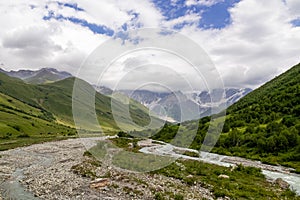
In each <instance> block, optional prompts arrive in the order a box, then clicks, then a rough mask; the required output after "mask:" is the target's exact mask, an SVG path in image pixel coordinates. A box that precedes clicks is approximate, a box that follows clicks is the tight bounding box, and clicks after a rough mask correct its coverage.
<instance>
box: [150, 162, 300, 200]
mask: <svg viewBox="0 0 300 200" xmlns="http://www.w3.org/2000/svg"><path fill="white" fill-rule="evenodd" d="M177 163H180V165H182V166H184V167H181V166H180V165H178V164H175V163H173V164H171V165H169V166H168V167H165V168H163V169H160V170H157V171H154V172H151V173H154V174H162V175H164V176H167V177H173V178H176V179H180V180H182V181H183V182H185V183H187V184H189V185H194V184H195V183H199V182H200V183H202V185H203V186H205V187H207V188H210V189H211V190H212V192H213V194H214V196H215V197H225V196H227V197H230V198H231V199H300V197H297V196H296V194H295V193H294V192H292V191H290V190H282V189H281V188H280V187H279V186H278V185H273V184H272V183H270V182H268V181H266V179H265V177H264V175H263V174H262V173H261V172H260V170H259V169H256V168H252V167H243V166H239V167H237V168H236V169H235V170H231V169H230V168H225V167H220V166H216V165H211V164H206V163H202V162H199V161H190V160H179V161H177ZM220 174H225V175H228V176H229V177H230V178H229V179H224V178H219V175H220ZM190 175H192V176H190Z"/></svg>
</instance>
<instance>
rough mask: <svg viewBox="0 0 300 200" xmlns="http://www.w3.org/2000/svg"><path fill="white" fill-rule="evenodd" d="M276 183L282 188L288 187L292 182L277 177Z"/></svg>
mask: <svg viewBox="0 0 300 200" xmlns="http://www.w3.org/2000/svg"><path fill="white" fill-rule="evenodd" d="M275 184H278V185H279V187H281V188H282V189H285V190H286V189H288V188H289V186H290V184H288V183H287V182H286V181H284V180H282V178H277V179H276V180H275Z"/></svg>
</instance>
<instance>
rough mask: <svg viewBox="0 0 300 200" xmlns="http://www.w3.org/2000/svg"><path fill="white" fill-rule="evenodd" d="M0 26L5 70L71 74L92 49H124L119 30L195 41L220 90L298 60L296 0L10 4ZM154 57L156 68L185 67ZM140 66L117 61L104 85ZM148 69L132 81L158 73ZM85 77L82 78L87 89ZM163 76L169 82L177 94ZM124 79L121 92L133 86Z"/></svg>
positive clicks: (261, 78)
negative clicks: (109, 45)
mask: <svg viewBox="0 0 300 200" xmlns="http://www.w3.org/2000/svg"><path fill="white" fill-rule="evenodd" d="M0 25H1V29H0V65H1V66H0V67H1V68H4V69H5V70H17V69H39V68H42V67H53V68H57V69H59V70H64V71H68V72H71V73H72V74H74V75H76V73H77V72H78V70H79V67H80V66H81V65H82V63H84V62H85V61H86V59H87V58H88V57H89V55H90V54H91V53H92V52H94V51H95V49H96V48H97V47H99V46H101V45H102V44H103V43H105V42H106V41H109V40H116V41H122V42H123V43H121V44H124V42H126V41H127V40H130V38H129V37H128V35H126V31H131V30H138V29H143V28H161V29H162V28H163V29H168V30H173V31H176V32H178V33H179V34H182V35H184V36H186V37H188V38H189V39H191V40H192V41H194V42H195V43H197V44H198V45H199V46H200V47H201V48H202V49H203V50H204V51H205V52H206V53H207V55H208V56H209V58H210V59H211V61H212V62H213V64H214V66H215V67H216V69H217V70H218V72H219V73H220V76H221V77H222V79H223V82H224V84H225V86H226V87H250V88H256V87H258V86H259V85H261V84H263V83H265V82H266V81H268V80H270V79H272V78H274V77H275V76H277V75H279V74H280V73H282V72H284V71H286V70H287V69H289V68H290V67H292V66H293V65H295V64H298V63H299V62H300V1H299V0H267V1H261V0H185V1H184V0H97V1H96V0H89V1H88V0H70V1H69V0H66V1H63V0H62V1H60V0H58V1H48V0H43V1H41V0H30V1H29V0H10V1H1V2H0ZM127 42H128V41H127ZM131 42H132V40H131ZM181 45H182V46H184V45H185V44H184V43H180V42H179V43H178V46H179V47H180V46H181ZM154 54H155V56H156V57H157V59H156V63H157V64H160V63H164V64H166V65H169V66H170V67H171V68H172V67H174V69H175V68H177V69H180V68H181V69H184V70H185V69H187V68H188V67H187V66H185V65H184V64H183V63H182V64H180V63H181V61H178V59H176V58H171V57H170V56H167V55H165V56H162V55H164V53H157V54H156V53H155V52H151V55H154ZM157 55H159V56H157ZM155 56H153V57H155ZM146 60H149V55H148V56H147V54H146V53H144V54H143V55H141V54H138V53H136V54H131V55H127V57H123V58H121V59H119V60H118V61H117V62H116V66H115V67H114V68H112V69H111V70H110V71H111V73H109V78H110V80H107V81H106V82H105V81H104V84H107V86H110V87H112V85H113V83H112V82H113V81H116V80H117V79H119V78H120V77H122V76H124V74H126V73H127V72H128V69H125V68H126V66H128V63H129V64H130V63H144V62H145V61H146ZM163 60H165V61H167V62H164V61H163ZM118 66H119V67H120V69H118V68H117V67H118ZM151 66H153V63H152V64H151V65H149V66H148V67H146V68H144V69H145V71H142V70H143V69H139V73H137V74H139V75H136V76H137V77H141V74H145V73H150V71H151V70H152V71H153V69H159V68H157V66H153V68H151ZM149 70H150V71H149ZM92 71H93V70H91V71H90V72H91V74H85V76H84V77H85V79H89V78H88V77H91V78H90V80H88V81H90V82H92V83H94V82H96V80H97V77H93V73H92ZM187 71H188V69H187ZM122 72H123V73H122ZM143 72H144V73H143ZM171 74H172V73H170V76H168V80H170V84H172V83H174V84H177V85H176V87H178V88H179V89H180V86H178V83H177V81H176V80H177V78H178V77H176V76H174V77H173V76H172V75H171ZM154 76H155V73H154ZM98 78H99V77H98ZM127 78H128V77H127ZM157 79H162V77H157ZM130 81H131V84H128V85H127V86H124V87H125V88H123V89H126V87H132V86H134V85H136V84H138V82H136V83H135V82H134V80H133V78H130V79H128V82H130Z"/></svg>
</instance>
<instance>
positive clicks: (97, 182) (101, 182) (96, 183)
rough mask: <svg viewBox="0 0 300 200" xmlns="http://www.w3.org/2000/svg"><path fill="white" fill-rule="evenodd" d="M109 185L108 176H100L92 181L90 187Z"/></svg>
mask: <svg viewBox="0 0 300 200" xmlns="http://www.w3.org/2000/svg"><path fill="white" fill-rule="evenodd" d="M107 185H109V180H108V179H107V178H98V179H96V180H94V181H92V182H91V183H90V188H100V187H105V186H107Z"/></svg>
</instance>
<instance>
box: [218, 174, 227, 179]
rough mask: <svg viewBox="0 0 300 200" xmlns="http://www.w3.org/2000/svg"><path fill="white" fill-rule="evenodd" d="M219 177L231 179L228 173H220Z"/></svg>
mask: <svg viewBox="0 0 300 200" xmlns="http://www.w3.org/2000/svg"><path fill="white" fill-rule="evenodd" d="M218 177H219V178H225V179H229V176H227V175H225V174H220V175H219V176H218Z"/></svg>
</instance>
